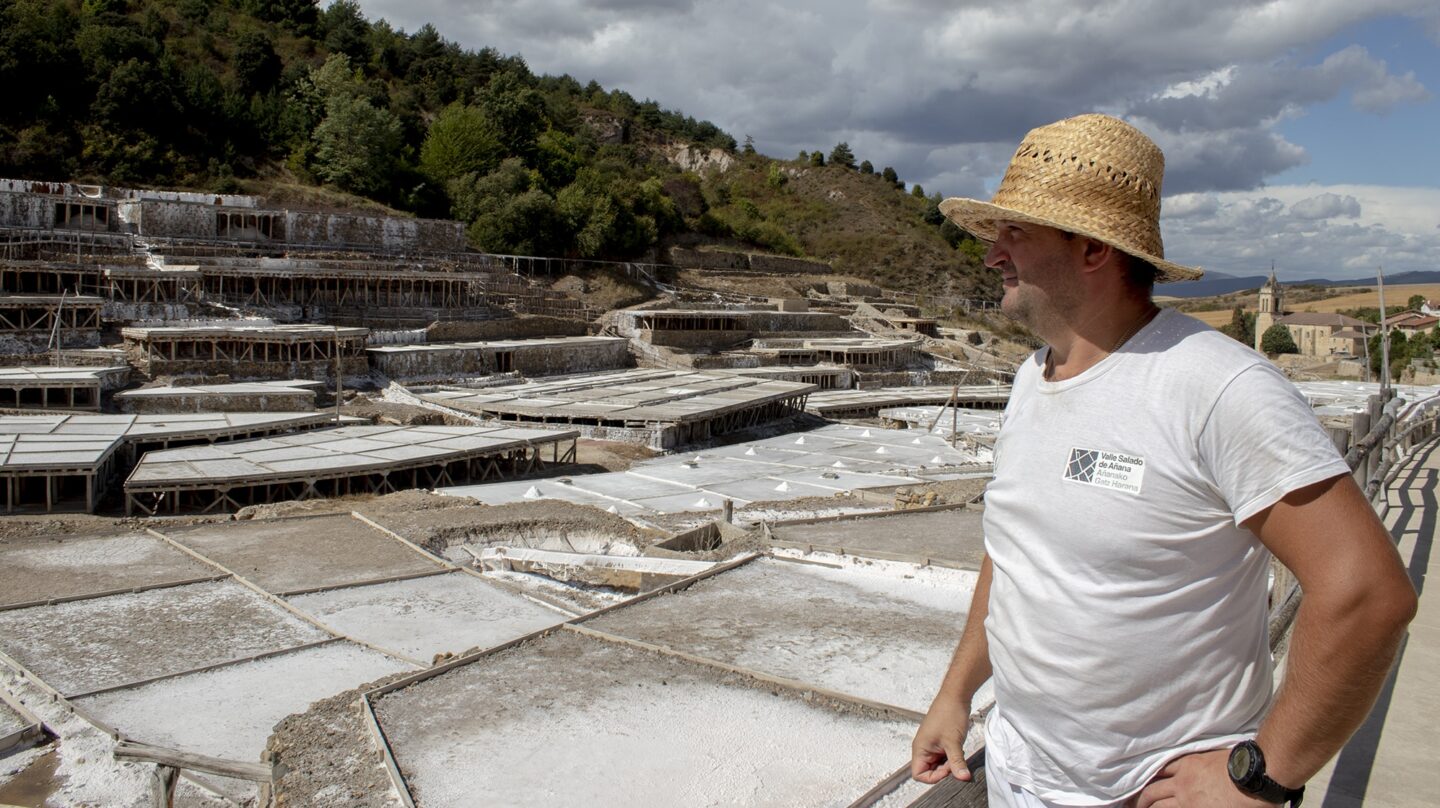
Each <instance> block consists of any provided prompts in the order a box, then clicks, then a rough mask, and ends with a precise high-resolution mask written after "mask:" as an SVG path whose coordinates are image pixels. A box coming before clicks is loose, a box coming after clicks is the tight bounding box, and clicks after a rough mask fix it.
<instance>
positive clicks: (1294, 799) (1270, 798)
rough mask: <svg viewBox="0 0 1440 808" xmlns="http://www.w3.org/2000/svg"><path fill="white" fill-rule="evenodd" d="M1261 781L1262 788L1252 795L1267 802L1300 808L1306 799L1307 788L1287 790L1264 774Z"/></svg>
mask: <svg viewBox="0 0 1440 808" xmlns="http://www.w3.org/2000/svg"><path fill="white" fill-rule="evenodd" d="M1259 780H1260V783H1259V785H1260V787H1259V788H1258V789H1256V790H1255V791H1253V792H1251V793H1253V794H1254V795H1255V796H1257V797H1259V798H1260V799H1262V800H1264V801H1266V802H1274V803H1279V804H1281V805H1287V806H1289V808H1299V805H1300V801H1301V800H1302V799H1304V798H1305V786H1300V787H1299V788H1287V787H1285V786H1282V785H1280V784H1279V783H1277V782H1275V781H1274V780H1271V779H1270V777H1269V776H1268V775H1264V774H1262V775H1260V778H1259Z"/></svg>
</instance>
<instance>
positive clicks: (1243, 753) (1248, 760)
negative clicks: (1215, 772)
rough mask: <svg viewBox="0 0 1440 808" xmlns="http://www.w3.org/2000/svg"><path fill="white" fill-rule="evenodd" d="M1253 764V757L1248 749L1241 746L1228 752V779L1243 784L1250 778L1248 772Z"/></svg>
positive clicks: (1245, 746)
mask: <svg viewBox="0 0 1440 808" xmlns="http://www.w3.org/2000/svg"><path fill="white" fill-rule="evenodd" d="M1254 763H1255V756H1254V755H1253V754H1252V753H1251V752H1250V747H1249V746H1247V745H1245V744H1241V745H1239V746H1237V747H1235V748H1234V749H1232V750H1230V779H1232V780H1234V781H1235V782H1237V783H1238V782H1243V781H1244V780H1245V778H1247V777H1249V776H1250V770H1251V768H1253V766H1254Z"/></svg>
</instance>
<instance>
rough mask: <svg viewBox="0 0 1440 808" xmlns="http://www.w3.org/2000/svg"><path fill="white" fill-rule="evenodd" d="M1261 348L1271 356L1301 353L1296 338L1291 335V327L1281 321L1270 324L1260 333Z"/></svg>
mask: <svg viewBox="0 0 1440 808" xmlns="http://www.w3.org/2000/svg"><path fill="white" fill-rule="evenodd" d="M1260 350H1261V351H1263V352H1265V353H1266V354H1269V355H1271V356H1274V355H1276V354H1293V353H1300V348H1299V347H1298V346H1296V345H1295V338H1294V337H1292V336H1290V329H1288V328H1286V327H1285V326H1283V325H1281V324H1280V323H1276V324H1274V325H1272V326H1270V327H1269V328H1267V329H1265V333H1264V334H1261V335H1260Z"/></svg>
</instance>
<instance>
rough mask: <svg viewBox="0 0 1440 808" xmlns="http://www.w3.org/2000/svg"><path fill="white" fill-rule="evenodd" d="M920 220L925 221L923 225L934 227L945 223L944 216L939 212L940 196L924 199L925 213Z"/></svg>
mask: <svg viewBox="0 0 1440 808" xmlns="http://www.w3.org/2000/svg"><path fill="white" fill-rule="evenodd" d="M916 187H917V188H918V187H919V186H918V185H917V186H916ZM920 218H921V219H923V220H924V221H925V224H931V225H935V226H936V227H939V226H940V225H942V224H944V223H945V221H946V219H945V214H943V213H941V212H940V194H935V195H934V196H930V197H927V198H926V200H925V212H924V213H923V214H921V215H920Z"/></svg>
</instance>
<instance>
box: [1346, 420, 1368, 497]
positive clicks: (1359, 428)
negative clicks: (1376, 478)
mask: <svg viewBox="0 0 1440 808" xmlns="http://www.w3.org/2000/svg"><path fill="white" fill-rule="evenodd" d="M1369 432H1370V413H1368V412H1357V413H1355V414H1353V415H1351V416H1350V445H1351V446H1352V447H1354V446H1358V445H1359V443H1360V441H1361V439H1363V438H1364V437H1365V436H1366V435H1367V434H1369ZM1369 467H1370V462H1369V460H1361V461H1360V462H1359V463H1357V464H1356V465H1355V482H1356V484H1358V485H1359V486H1360V488H1361V490H1364V488H1365V483H1367V482H1369V479H1368V478H1369V471H1368V470H1369Z"/></svg>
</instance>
